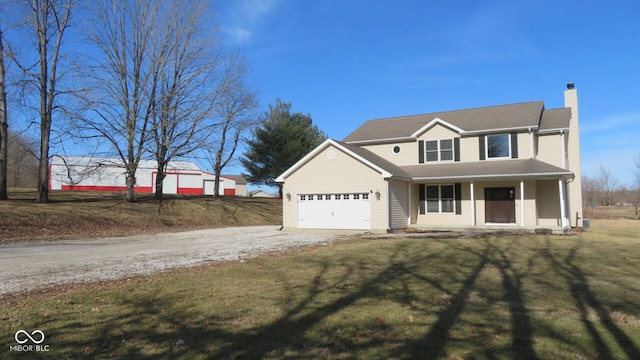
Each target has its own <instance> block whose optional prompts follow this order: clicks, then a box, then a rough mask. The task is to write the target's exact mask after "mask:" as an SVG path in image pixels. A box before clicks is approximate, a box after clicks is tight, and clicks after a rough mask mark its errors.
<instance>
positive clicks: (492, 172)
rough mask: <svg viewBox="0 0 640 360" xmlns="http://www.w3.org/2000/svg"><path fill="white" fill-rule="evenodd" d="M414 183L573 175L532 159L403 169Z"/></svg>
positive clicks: (457, 163) (427, 165)
mask: <svg viewBox="0 0 640 360" xmlns="http://www.w3.org/2000/svg"><path fill="white" fill-rule="evenodd" d="M401 168H402V170H404V172H405V173H407V174H408V175H409V176H410V177H411V178H412V179H413V180H414V181H431V180H493V179H523V178H527V179H532V178H535V179H560V178H565V179H571V178H573V176H574V174H573V173H572V172H571V171H569V170H566V169H562V168H559V167H557V166H553V165H550V164H547V163H544V162H542V161H539V160H535V159H517V160H516V159H514V160H501V161H497V160H496V161H491V160H486V161H477V162H456V163H447V164H425V165H412V166H402V167H401Z"/></svg>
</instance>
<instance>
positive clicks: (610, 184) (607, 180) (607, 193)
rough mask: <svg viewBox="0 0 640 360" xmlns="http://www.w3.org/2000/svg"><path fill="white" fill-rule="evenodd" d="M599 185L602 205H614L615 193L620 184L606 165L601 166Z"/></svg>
mask: <svg viewBox="0 0 640 360" xmlns="http://www.w3.org/2000/svg"><path fill="white" fill-rule="evenodd" d="M598 180H599V185H600V187H601V188H600V190H601V192H602V205H603V206H611V205H613V203H614V201H613V191H614V189H615V187H616V186H617V184H618V179H617V178H616V177H615V176H614V175H613V174H612V173H611V171H609V169H607V168H606V167H605V166H604V165H600V176H599V179H598Z"/></svg>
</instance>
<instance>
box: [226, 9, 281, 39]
mask: <svg viewBox="0 0 640 360" xmlns="http://www.w3.org/2000/svg"><path fill="white" fill-rule="evenodd" d="M279 1H280V0H242V1H230V2H228V3H225V4H223V6H222V9H221V10H222V11H221V21H222V27H221V29H222V31H223V32H224V33H225V34H226V35H227V36H228V39H229V40H230V41H232V42H234V43H237V44H243V43H246V42H248V41H249V40H250V39H251V37H252V35H253V33H254V31H255V28H256V27H257V26H258V25H259V24H260V22H262V20H263V19H264V18H265V17H267V16H269V14H271V13H272V12H273V9H274V8H275V7H276V6H277V5H278V2H279Z"/></svg>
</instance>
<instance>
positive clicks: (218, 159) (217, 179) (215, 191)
mask: <svg viewBox="0 0 640 360" xmlns="http://www.w3.org/2000/svg"><path fill="white" fill-rule="evenodd" d="M220 171H222V145H220V149H219V150H218V152H217V153H216V162H215V164H214V165H213V172H214V175H215V176H216V177H215V181H214V183H213V196H215V197H220Z"/></svg>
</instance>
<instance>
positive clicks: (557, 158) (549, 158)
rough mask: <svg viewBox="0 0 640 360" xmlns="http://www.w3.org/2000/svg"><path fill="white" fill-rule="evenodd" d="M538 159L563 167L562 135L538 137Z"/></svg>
mask: <svg viewBox="0 0 640 360" xmlns="http://www.w3.org/2000/svg"><path fill="white" fill-rule="evenodd" d="M536 148H537V151H538V153H537V155H536V159H538V160H540V161H544V162H546V163H549V164H551V165H555V166H558V167H562V138H561V136H560V134H549V135H538V136H537V146H536Z"/></svg>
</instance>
